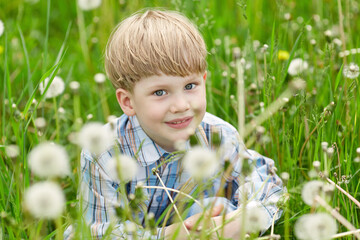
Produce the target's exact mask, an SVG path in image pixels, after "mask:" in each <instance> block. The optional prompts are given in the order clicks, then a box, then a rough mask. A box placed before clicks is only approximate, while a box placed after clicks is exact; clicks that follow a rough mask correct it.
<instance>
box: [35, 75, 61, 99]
mask: <svg viewBox="0 0 360 240" xmlns="http://www.w3.org/2000/svg"><path fill="white" fill-rule="evenodd" d="M49 83H50V78H45V80H44V81H43V82H41V83H40V86H39V88H40V92H41V94H44V91H45V89H46V87H47V86H48V84H49ZM64 90H65V83H64V81H63V79H62V78H61V77H59V76H55V77H54V79H53V81H52V82H51V84H50V86H49V88H48V90H47V92H46V93H45V98H53V97H57V96H59V95H60V94H62V93H63V92H64Z"/></svg>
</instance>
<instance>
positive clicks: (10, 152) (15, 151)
mask: <svg viewBox="0 0 360 240" xmlns="http://www.w3.org/2000/svg"><path fill="white" fill-rule="evenodd" d="M5 153H6V155H7V156H8V157H9V158H16V157H17V156H19V154H20V148H19V146H18V145H14V144H11V145H8V146H6V147H5Z"/></svg>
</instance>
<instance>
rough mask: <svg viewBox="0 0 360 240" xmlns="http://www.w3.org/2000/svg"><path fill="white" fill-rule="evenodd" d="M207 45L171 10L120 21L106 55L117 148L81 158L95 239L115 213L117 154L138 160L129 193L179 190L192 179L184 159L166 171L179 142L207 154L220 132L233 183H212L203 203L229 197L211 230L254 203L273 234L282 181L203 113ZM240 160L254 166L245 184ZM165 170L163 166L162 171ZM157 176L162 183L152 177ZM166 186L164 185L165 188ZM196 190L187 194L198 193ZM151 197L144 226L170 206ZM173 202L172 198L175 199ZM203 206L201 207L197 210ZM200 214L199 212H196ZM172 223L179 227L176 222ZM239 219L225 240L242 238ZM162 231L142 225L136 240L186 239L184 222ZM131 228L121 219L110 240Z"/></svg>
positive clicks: (158, 195)
mask: <svg viewBox="0 0 360 240" xmlns="http://www.w3.org/2000/svg"><path fill="white" fill-rule="evenodd" d="M206 55H207V51H206V46H205V43H204V40H203V38H202V36H201V34H200V33H199V31H198V30H197V28H196V27H195V26H194V25H193V24H192V23H191V22H190V21H189V20H188V19H187V18H186V17H184V16H183V15H181V14H179V13H177V12H172V11H159V10H146V11H145V12H139V13H136V14H134V15H132V16H130V17H129V18H127V19H125V20H124V21H122V22H121V23H120V24H119V25H118V27H117V28H116V29H115V30H114V32H113V33H112V35H111V37H110V40H109V42H108V45H107V49H106V57H105V66H106V72H107V74H108V76H109V78H110V80H111V82H112V84H113V86H114V87H115V89H116V97H117V100H118V103H119V105H120V107H121V109H122V110H123V112H124V115H122V116H121V117H119V118H118V119H117V121H116V126H115V130H114V133H115V134H116V138H117V142H118V144H116V145H114V146H112V147H111V148H110V149H108V151H105V152H104V153H102V154H100V155H97V156H94V155H93V154H91V153H90V151H89V150H87V149H83V152H82V172H83V176H82V177H83V182H82V191H83V198H84V208H85V218H86V219H87V221H88V223H89V224H90V226H91V231H92V234H93V235H94V236H95V237H98V238H101V237H102V236H103V235H104V233H105V232H106V230H107V228H108V227H109V226H110V225H111V224H110V222H111V212H113V209H112V208H113V206H116V205H117V204H118V202H119V201H120V200H119V194H118V191H119V189H118V188H119V184H120V183H119V182H118V181H117V180H115V179H113V178H111V176H110V175H109V174H108V169H107V165H106V163H107V161H108V160H109V159H110V158H111V157H112V156H113V154H114V153H116V152H121V153H122V154H126V155H129V156H131V157H134V158H136V160H137V162H138V165H139V171H138V173H137V175H136V176H135V177H134V178H133V179H132V181H130V182H129V183H127V185H126V186H127V189H126V191H127V194H130V193H134V191H135V187H136V185H137V184H138V183H139V182H142V183H143V184H144V185H145V186H161V184H160V182H161V181H162V182H164V184H165V185H166V186H167V187H168V188H173V189H177V190H179V189H180V188H181V186H183V184H184V183H185V182H186V181H187V180H188V179H189V178H190V176H189V175H188V174H187V173H186V171H183V169H182V167H181V159H178V160H174V161H172V162H169V163H167V164H162V163H163V161H164V159H166V157H167V156H169V154H171V153H172V152H174V151H175V150H176V147H175V146H176V143H177V142H179V141H180V142H181V141H185V142H186V150H189V149H191V146H190V144H189V141H188V139H189V137H190V135H191V134H193V133H194V132H195V136H196V137H197V139H198V141H199V142H200V143H201V145H202V146H203V147H204V148H209V149H213V148H214V147H215V146H214V145H213V143H212V137H213V136H214V134H215V132H217V133H219V136H220V141H221V144H222V146H226V147H225V148H224V149H226V150H225V151H224V154H223V157H222V160H221V161H222V163H223V162H224V159H228V160H230V162H231V163H232V164H233V167H234V169H233V171H232V173H231V176H230V177H228V178H227V179H226V182H225V185H222V184H220V183H221V180H222V179H221V178H222V177H221V175H216V176H215V175H214V177H213V178H211V181H212V184H211V186H212V187H211V189H210V190H209V191H205V192H204V195H203V197H204V198H205V199H206V200H208V202H212V201H214V200H215V198H213V197H215V194H216V193H217V192H219V190H221V189H220V187H222V188H224V190H225V192H226V193H228V194H227V198H222V199H220V200H219V198H216V199H217V200H219V201H217V203H222V204H218V205H217V206H218V207H215V208H213V209H212V211H211V213H210V214H211V216H212V220H213V221H212V224H215V225H220V224H221V223H222V221H223V217H222V216H221V214H222V213H223V212H224V211H221V210H222V208H223V205H225V208H226V211H227V212H226V213H225V214H226V218H229V217H231V216H233V215H234V214H235V213H236V212H237V211H240V210H237V209H240V208H241V206H242V199H244V198H243V197H244V196H246V198H247V199H252V200H251V201H250V204H249V205H257V206H261V207H262V208H263V209H264V210H265V212H266V213H267V215H266V217H265V218H266V219H265V221H266V224H267V225H266V227H269V226H270V224H271V221H272V219H273V218H275V219H278V218H279V215H276V211H277V207H276V206H275V203H276V202H277V200H278V198H279V196H280V194H281V192H282V183H281V180H280V179H279V178H278V177H277V176H276V175H275V174H271V173H270V172H271V170H272V167H273V161H272V160H271V159H268V158H265V157H262V156H260V155H258V154H256V153H255V152H252V151H248V150H246V151H244V152H243V151H242V150H241V149H242V144H241V143H240V141H239V137H238V135H237V132H236V130H235V128H234V127H232V126H231V125H230V124H228V123H226V122H225V121H223V120H221V119H220V118H217V117H215V116H213V115H211V114H209V113H206V91H205V82H206V67H207V64H206ZM240 155H241V156H242V157H243V156H244V155H245V156H246V157H247V158H249V161H250V162H251V163H253V164H254V165H255V168H254V169H253V171H252V172H251V173H250V174H249V175H248V176H247V177H246V178H245V184H241V179H242V175H241V161H240V160H239V158H240ZM160 166H161V167H160ZM152 169H157V170H158V173H159V176H160V179H159V177H158V176H155V175H154V174H152ZM160 180H161V181H160ZM195 188H196V186H195V187H194V189H191V190H190V191H189V194H191V193H192V192H193V191H194V190H195ZM144 194H145V195H146V196H147V200H146V201H145V206H146V208H145V209H146V210H145V211H144V212H142V213H140V214H139V216H138V218H139V222H143V223H144V221H142V220H143V218H144V215H145V214H150V213H152V214H153V216H154V217H155V219H156V220H157V219H159V218H160V217H161V215H162V214H164V211H165V209H166V208H167V207H168V206H169V204H170V203H171V202H170V199H169V198H168V196H167V194H166V192H165V191H164V190H161V189H147V190H144ZM171 194H172V197H175V196H176V194H175V193H173V192H172V193H171ZM197 207H198V206H197ZM194 209H196V207H195V208H194ZM194 209H192V210H190V213H189V215H188V218H187V219H186V220H185V227H186V228H187V229H188V231H190V230H193V229H192V228H193V226H194V223H195V222H196V220H197V218H198V217H199V216H200V215H199V214H201V213H199V214H196V213H198V212H199V210H194ZM174 220H176V219H175V218H174ZM240 224H241V223H240V219H239V218H235V221H232V222H230V223H229V224H227V225H226V226H225V231H224V232H225V237H230V238H232V237H238V236H239V233H240V229H241V227H240ZM166 225H167V226H166V227H165V228H164V229H162V228H161V226H158V231H157V234H156V235H151V234H150V233H149V232H146V231H143V230H142V227H141V226H140V225H138V226H137V230H136V234H137V235H138V237H140V238H143V237H146V238H147V237H150V238H153V239H157V238H161V237H165V238H168V237H170V236H172V235H173V233H174V231H175V230H176V229H178V228H180V230H179V231H180V234H179V238H178V239H186V238H187V232H188V231H187V230H185V229H184V225H182V224H181V223H171V222H168V223H166ZM126 226H127V224H126V222H125V221H121V220H118V221H117V222H116V225H115V226H113V229H114V231H113V232H114V233H113V236H114V237H115V238H116V237H119V236H121V237H122V238H125V239H127V238H128V237H129V236H128V235H127V233H126Z"/></svg>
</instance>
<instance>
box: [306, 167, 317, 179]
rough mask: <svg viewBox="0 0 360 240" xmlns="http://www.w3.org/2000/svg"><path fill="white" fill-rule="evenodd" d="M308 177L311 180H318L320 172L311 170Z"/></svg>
mask: <svg viewBox="0 0 360 240" xmlns="http://www.w3.org/2000/svg"><path fill="white" fill-rule="evenodd" d="M308 176H309V178H311V179H313V178H316V177H317V176H318V172H317V171H315V170H314V169H311V170H310V171H309V172H308Z"/></svg>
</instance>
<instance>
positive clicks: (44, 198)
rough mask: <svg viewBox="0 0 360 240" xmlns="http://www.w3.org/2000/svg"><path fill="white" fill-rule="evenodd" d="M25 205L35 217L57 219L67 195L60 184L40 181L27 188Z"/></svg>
mask: <svg viewBox="0 0 360 240" xmlns="http://www.w3.org/2000/svg"><path fill="white" fill-rule="evenodd" d="M24 205H25V207H26V209H27V210H28V211H29V212H30V213H31V214H32V215H33V216H34V217H35V218H40V219H55V218H57V217H59V216H60V214H61V213H62V211H63V209H64V207H65V196H64V193H63V191H62V189H61V187H60V186H59V185H58V184H56V183H53V182H49V181H45V182H39V183H36V184H34V185H32V186H30V187H29V188H28V189H27V190H26V192H25V198H24Z"/></svg>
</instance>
